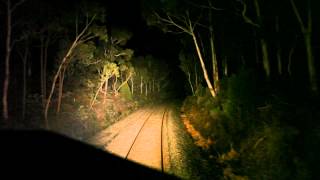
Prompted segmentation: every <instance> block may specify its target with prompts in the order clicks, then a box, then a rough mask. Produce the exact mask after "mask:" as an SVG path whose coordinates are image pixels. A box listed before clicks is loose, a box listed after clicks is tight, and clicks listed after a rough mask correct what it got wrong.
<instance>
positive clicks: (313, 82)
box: [304, 32, 318, 92]
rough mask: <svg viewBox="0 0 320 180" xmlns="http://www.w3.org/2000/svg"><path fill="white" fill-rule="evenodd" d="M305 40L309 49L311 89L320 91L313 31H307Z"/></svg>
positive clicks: (307, 49)
mask: <svg viewBox="0 0 320 180" xmlns="http://www.w3.org/2000/svg"><path fill="white" fill-rule="evenodd" d="M304 42H305V46H306V51H307V58H308V69H309V81H310V85H311V90H312V91H313V92H317V91H318V85H317V73H316V68H315V63H314V57H313V52H312V43H311V32H310V33H305V35H304Z"/></svg>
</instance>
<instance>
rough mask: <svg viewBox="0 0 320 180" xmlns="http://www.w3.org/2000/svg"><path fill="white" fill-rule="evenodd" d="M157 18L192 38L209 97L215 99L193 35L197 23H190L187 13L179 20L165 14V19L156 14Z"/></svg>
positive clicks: (214, 91) (196, 39) (214, 93)
mask: <svg viewBox="0 0 320 180" xmlns="http://www.w3.org/2000/svg"><path fill="white" fill-rule="evenodd" d="M157 17H158V19H159V20H161V21H162V22H163V23H165V24H166V25H168V26H174V27H176V28H178V29H179V30H181V31H182V32H184V33H187V34H188V35H190V36H191V37H192V40H193V44H194V46H195V48H196V53H197V55H198V59H199V61H200V65H201V68H202V73H203V76H204V79H205V82H206V84H207V87H208V88H209V91H210V94H211V96H212V97H215V96H216V90H215V89H214V87H213V85H212V83H211V81H210V78H209V75H208V71H207V67H206V64H205V61H204V58H203V57H204V56H203V52H202V51H201V50H200V46H199V42H198V38H197V36H196V33H195V28H196V26H197V24H198V23H197V22H195V23H194V22H192V21H191V19H190V17H189V14H188V13H186V15H185V16H183V17H181V18H180V17H176V18H175V19H174V18H173V17H171V16H170V15H169V14H167V16H166V18H163V17H160V16H159V15H158V14H157Z"/></svg>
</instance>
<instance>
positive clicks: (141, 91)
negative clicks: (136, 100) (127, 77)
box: [140, 76, 143, 95]
mask: <svg viewBox="0 0 320 180" xmlns="http://www.w3.org/2000/svg"><path fill="white" fill-rule="evenodd" d="M142 80H143V77H142V76H141V77H140V95H142V94H143V89H142V88H143V81H142Z"/></svg>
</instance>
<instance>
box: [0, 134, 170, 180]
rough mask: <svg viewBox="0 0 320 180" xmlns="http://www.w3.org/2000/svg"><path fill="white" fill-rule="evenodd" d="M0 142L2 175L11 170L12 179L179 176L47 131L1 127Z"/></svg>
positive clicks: (153, 177)
mask: <svg viewBox="0 0 320 180" xmlns="http://www.w3.org/2000/svg"><path fill="white" fill-rule="evenodd" d="M0 143H1V144H0V160H1V164H2V167H1V176H2V177H3V175H4V174H5V173H8V172H10V171H12V172H14V173H8V174H10V176H11V178H12V176H16V175H18V176H20V175H21V176H24V177H25V176H29V175H32V176H33V175H38V174H40V173H45V174H46V175H48V176H49V177H51V176H52V175H53V176H56V175H59V177H60V178H62V179H63V177H64V176H60V175H74V176H76V177H78V176H79V177H86V176H88V175H89V176H90V179H91V178H92V179H93V178H94V177H103V179H176V178H175V177H173V176H170V175H166V174H164V173H161V172H158V171H155V170H153V169H150V168H147V167H144V166H141V165H139V164H136V163H133V162H130V161H127V160H124V159H121V158H119V157H116V156H114V155H111V154H109V153H107V152H104V151H103V150H100V149H97V148H95V147H93V146H91V145H87V144H85V143H82V142H79V141H76V140H73V139H70V138H68V137H65V136H62V135H59V134H56V133H52V132H48V131H21V130H19V131H18V130H2V131H0ZM21 172H23V173H21ZM25 172H27V173H25ZM48 176H45V177H44V179H46V178H48ZM111 177H112V178H111Z"/></svg>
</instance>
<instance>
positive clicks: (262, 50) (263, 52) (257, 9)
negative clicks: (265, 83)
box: [254, 0, 270, 79]
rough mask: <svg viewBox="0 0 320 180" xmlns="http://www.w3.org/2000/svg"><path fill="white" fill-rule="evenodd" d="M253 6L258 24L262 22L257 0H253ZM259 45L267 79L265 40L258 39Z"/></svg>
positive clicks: (267, 65)
mask: <svg viewBox="0 0 320 180" xmlns="http://www.w3.org/2000/svg"><path fill="white" fill-rule="evenodd" d="M254 6H255V9H256V14H257V19H258V21H259V24H262V18H261V13H260V5H259V2H258V0H254ZM260 46H261V52H262V64H263V69H264V71H265V73H266V77H267V78H268V79H269V78H270V59H269V53H268V46H267V42H266V41H265V39H264V38H261V39H260Z"/></svg>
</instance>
